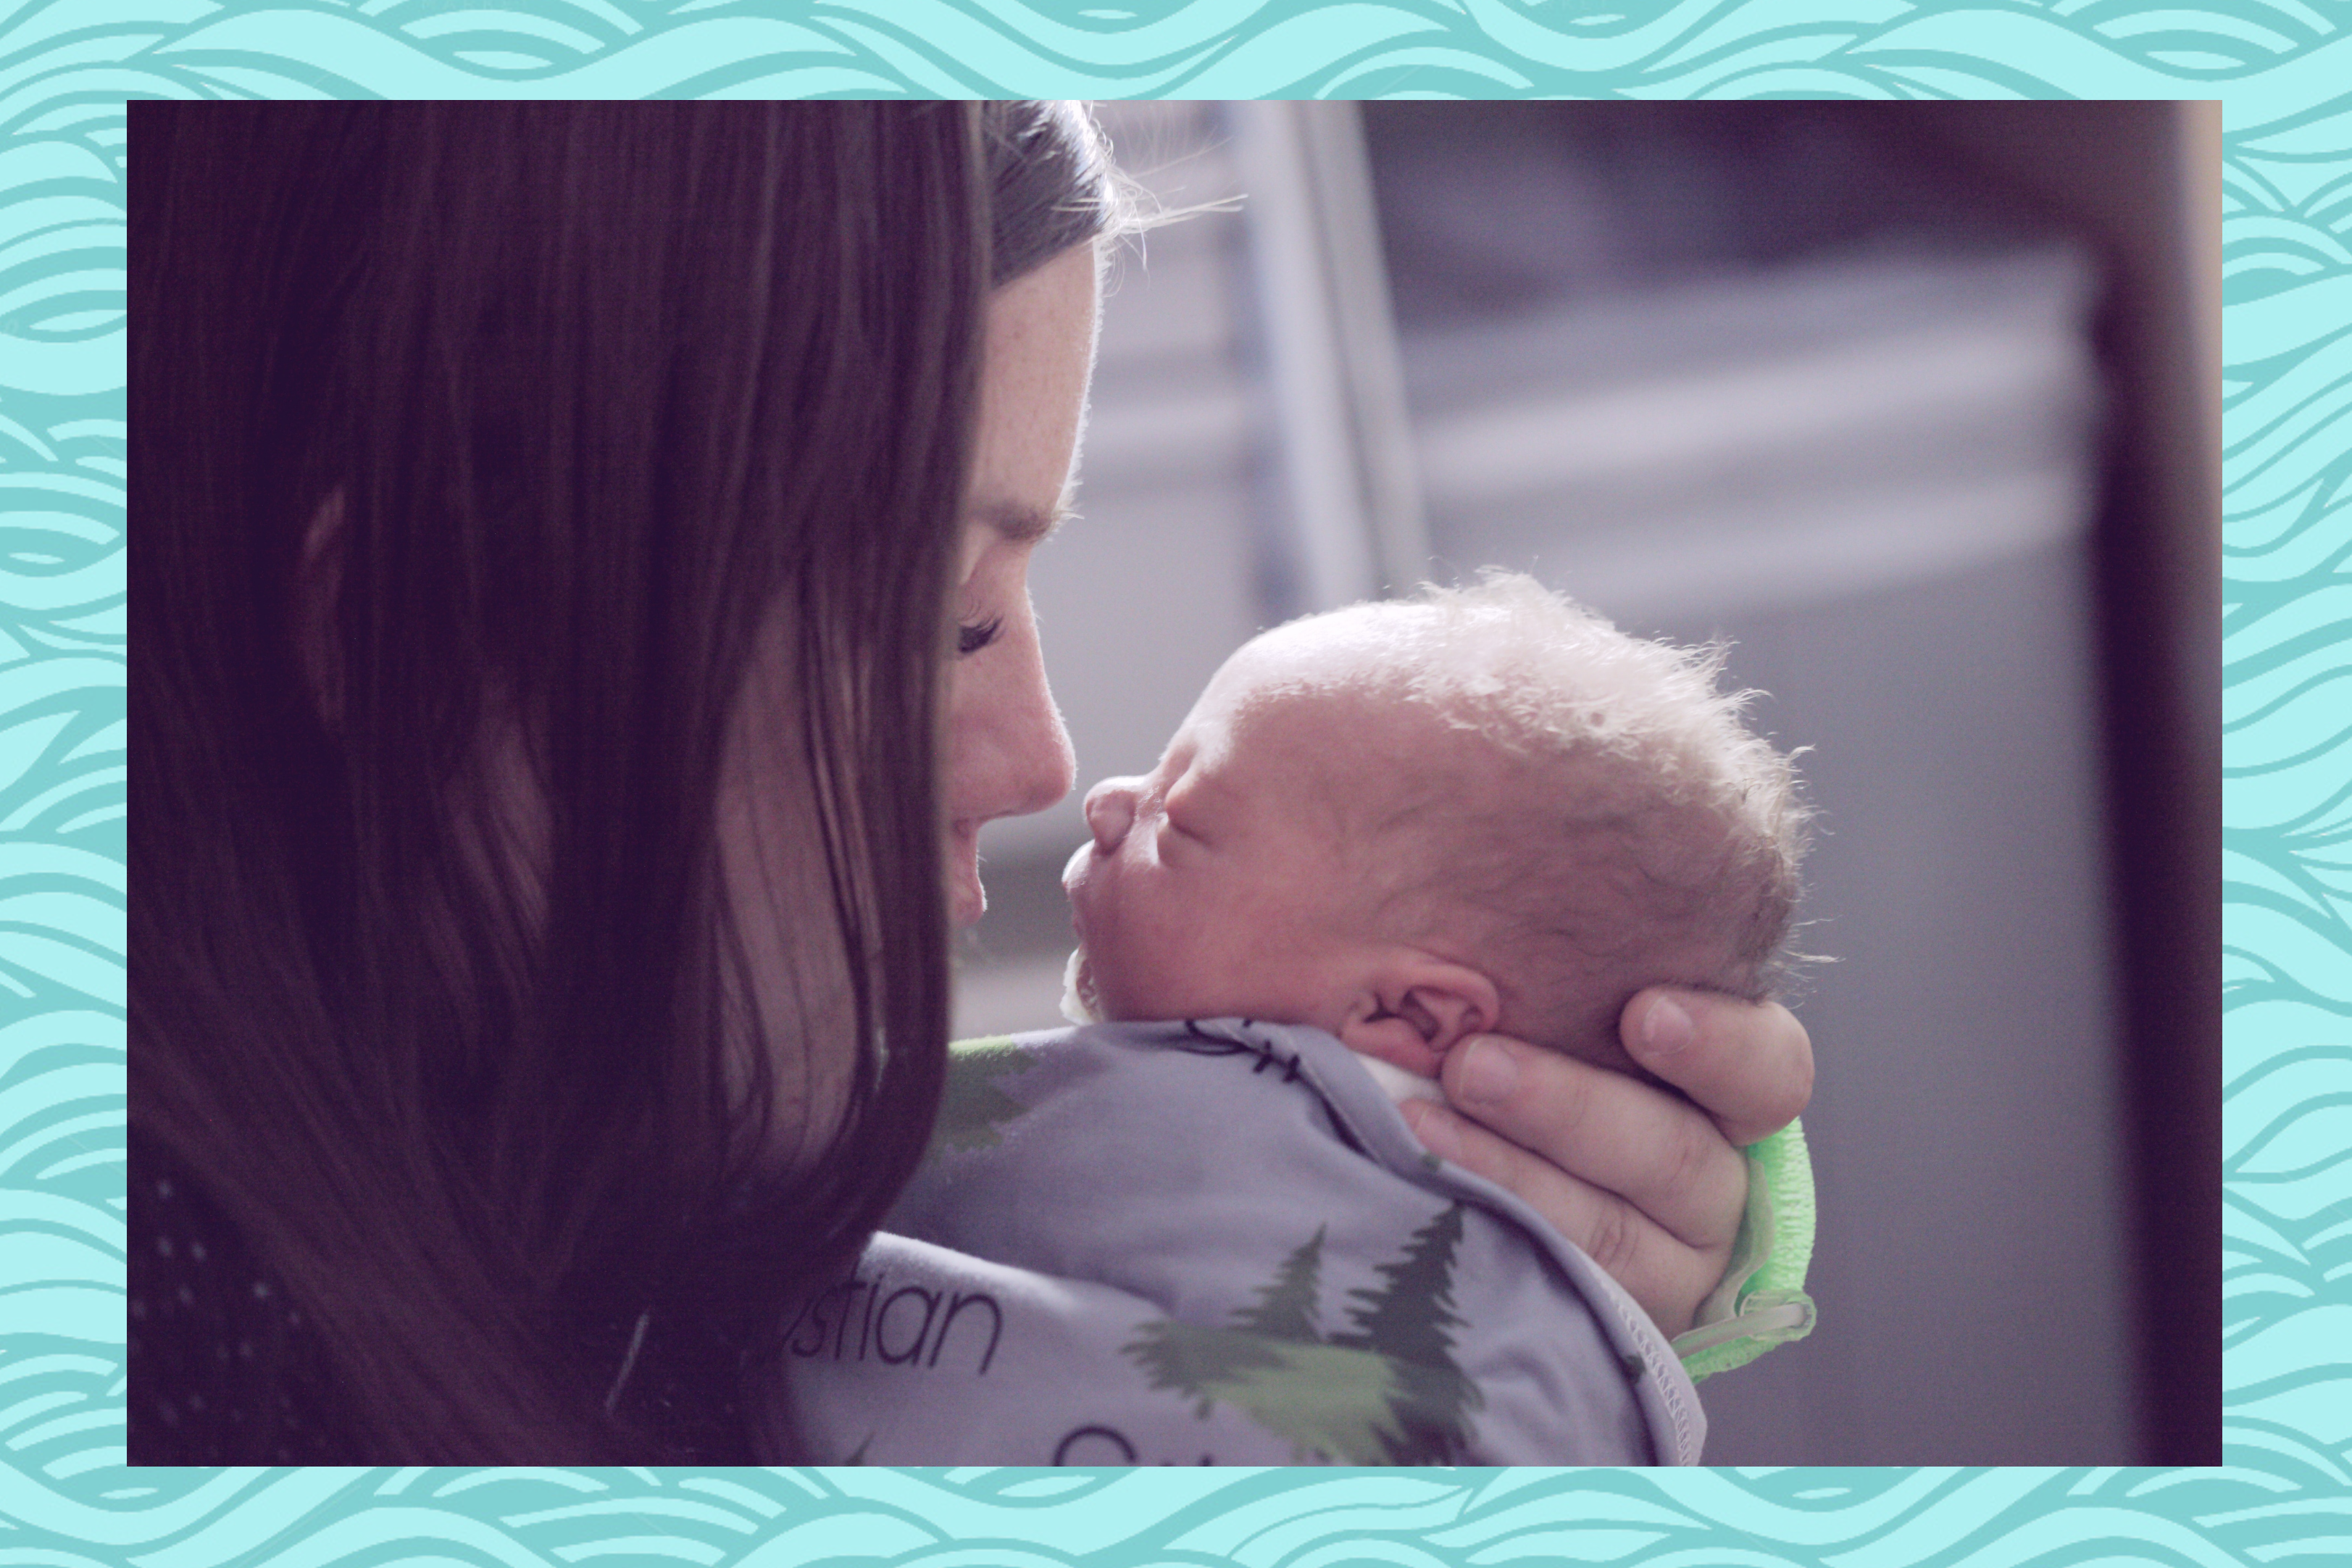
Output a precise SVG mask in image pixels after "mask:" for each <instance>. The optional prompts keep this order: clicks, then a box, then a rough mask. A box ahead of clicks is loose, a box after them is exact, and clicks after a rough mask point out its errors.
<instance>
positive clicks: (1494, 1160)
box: [1402, 1100, 1731, 1338]
mask: <svg viewBox="0 0 2352 1568" xmlns="http://www.w3.org/2000/svg"><path fill="white" fill-rule="evenodd" d="M1402 1109H1403V1110H1404V1117H1405V1121H1406V1123H1407V1124H1408V1125H1409V1126H1411V1127H1412V1131H1413V1135H1414V1136H1415V1137H1417V1138H1419V1139H1420V1140H1421V1141H1422V1143H1423V1146H1424V1147H1425V1148H1427V1149H1428V1150H1429V1152H1431V1153H1433V1154H1435V1155H1436V1156H1437V1157H1438V1158H1439V1159H1441V1160H1445V1161H1449V1162H1451V1163H1454V1164H1456V1165H1459V1166H1461V1167H1462V1168H1463V1169H1465V1170H1467V1171H1472V1172H1475V1173H1477V1174H1479V1175H1481V1176H1484V1177H1486V1179H1487V1180H1488V1181H1491V1182H1493V1183H1494V1184H1496V1185H1497V1186H1500V1187H1502V1188H1504V1189H1506V1190H1507V1191H1509V1192H1511V1193H1513V1194H1517V1196H1518V1197H1519V1198H1521V1199H1522V1200H1524V1201H1525V1202H1526V1203H1527V1204H1528V1206H1530V1207H1531V1208H1533V1209H1534V1210H1535V1211H1536V1212H1537V1213H1538V1215H1542V1216H1543V1217H1544V1219H1545V1220H1546V1221H1548V1222H1549V1224H1550V1225H1551V1226H1552V1228H1553V1229H1555V1230H1557V1231H1559V1233H1560V1235H1562V1236H1564V1237H1567V1238H1568V1239H1569V1240H1570V1242H1572V1243H1574V1244H1575V1245H1576V1246H1577V1247H1579V1248H1580V1250H1582V1252H1583V1253H1584V1254H1585V1256H1586V1257H1588V1258H1591V1259H1592V1261H1593V1262H1595V1263H1597V1264H1599V1265H1600V1266H1601V1269H1602V1271H1603V1272H1605V1273H1607V1274H1608V1275H1609V1277H1610V1278H1612V1279H1615V1280H1616V1281H1617V1282H1618V1283H1619V1284H1621V1285H1622V1286H1624V1287H1625V1290H1626V1293H1627V1294H1628V1295H1630V1296H1632V1297H1633V1300H1635V1301H1637V1302H1639V1303H1640V1304H1641V1308H1642V1310H1643V1311H1644V1312H1647V1313H1648V1314H1649V1315H1650V1318H1651V1321H1654V1322H1655V1323H1656V1324H1657V1325H1658V1328H1659V1330H1660V1331H1661V1332H1663V1333H1664V1334H1666V1335H1667V1336H1668V1337H1670V1338H1671V1337H1672V1336H1674V1335H1675V1334H1678V1333H1681V1332H1682V1331H1684V1330H1685V1329H1687V1328H1689V1327H1690V1323H1691V1319H1692V1316H1693V1315H1694V1314H1695V1313H1696V1311H1697V1310H1698V1304H1699V1303H1700V1302H1701V1301H1702V1300H1706V1294H1707V1292H1708V1291H1709V1290H1711V1289H1714V1288H1715V1282H1716V1281H1717V1279H1720V1278H1721V1277H1722V1274H1723V1270H1724V1268H1725V1266H1726V1265H1727V1263H1728V1262H1729V1261H1730V1257H1731V1247H1730V1243H1729V1242H1728V1241H1726V1242H1725V1243H1724V1244H1723V1245H1722V1246H1720V1247H1691V1246H1689V1245H1687V1244H1685V1242H1683V1241H1682V1240H1680V1239H1679V1238H1677V1237H1675V1236H1673V1235H1671V1234H1669V1233H1668V1232H1667V1231H1666V1230H1664V1228H1663V1227H1661V1226H1658V1225H1656V1224H1655V1223H1654V1222H1653V1221H1652V1220H1651V1219H1650V1218H1649V1217H1648V1216H1647V1215H1643V1213H1642V1211H1641V1210H1639V1209H1638V1208H1635V1207H1634V1206H1633V1205H1632V1204H1630V1203H1627V1202H1626V1201H1625V1200H1624V1199H1622V1198H1621V1197H1618V1196H1617V1195H1615V1194H1612V1193H1606V1192H1603V1191H1601V1189H1599V1188H1598V1187H1595V1186H1593V1185H1591V1184H1589V1183H1586V1182H1581V1181H1579V1180H1577V1179H1576V1178H1575V1177H1573V1176H1570V1175H1569V1174H1567V1173H1565V1172H1563V1171H1561V1170H1559V1168H1558V1167H1556V1166H1554V1165H1550V1164H1548V1163H1545V1162H1544V1161H1542V1160H1539V1159H1538V1158H1537V1157H1536V1156H1534V1155H1532V1154H1530V1153H1528V1152H1527V1151H1526V1150H1524V1149H1521V1148H1519V1147H1518V1146H1517V1145H1516V1144H1514V1143H1511V1142H1507V1141H1506V1140H1504V1139H1502V1138H1499V1137H1497V1136H1496V1135H1495V1134H1494V1133H1492V1132H1490V1131H1487V1130H1486V1129H1485V1128H1483V1127H1481V1126H1479V1125H1478V1124H1477V1123H1476V1122H1475V1121H1467V1120H1465V1118H1463V1117H1461V1116H1458V1115H1456V1114H1454V1112H1453V1111H1451V1110H1447V1109H1446V1108H1445V1107H1444V1106H1442V1105H1439V1104H1437V1103H1435V1102H1434V1101H1432V1100H1408V1101H1406V1102H1405V1103H1404V1105H1403V1108H1402Z"/></svg>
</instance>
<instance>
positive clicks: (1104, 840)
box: [1087, 779, 1136, 855]
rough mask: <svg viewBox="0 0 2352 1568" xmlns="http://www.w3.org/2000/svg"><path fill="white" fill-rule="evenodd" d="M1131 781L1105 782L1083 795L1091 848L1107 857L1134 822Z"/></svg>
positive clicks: (1133, 792)
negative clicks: (1092, 838)
mask: <svg viewBox="0 0 2352 1568" xmlns="http://www.w3.org/2000/svg"><path fill="white" fill-rule="evenodd" d="M1135 789H1136V781H1135V780H1133V779H1105V780H1103V782H1102V783H1100V784H1097V785H1095V787H1094V788H1092V789H1090V790H1088V791H1087V831H1088V832H1090V833H1092V834H1093V835H1094V836H1095V847H1096V848H1097V849H1099V850H1101V851H1102V852H1103V853H1104V854H1106V855H1108V854H1109V853H1110V852H1111V851H1112V850H1114V849H1117V848H1118V847H1119V843H1120V841H1121V840H1122V839H1124V838H1126V837H1127V830H1128V828H1129V827H1130V826H1133V825H1134V822H1135Z"/></svg>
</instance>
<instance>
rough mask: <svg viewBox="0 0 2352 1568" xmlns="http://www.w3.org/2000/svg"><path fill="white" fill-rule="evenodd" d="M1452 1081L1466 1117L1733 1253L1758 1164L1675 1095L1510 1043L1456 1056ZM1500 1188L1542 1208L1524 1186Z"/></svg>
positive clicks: (1499, 1039)
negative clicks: (1750, 1168) (1751, 1165)
mask: <svg viewBox="0 0 2352 1568" xmlns="http://www.w3.org/2000/svg"><path fill="white" fill-rule="evenodd" d="M1440 1082H1441V1083H1442V1084H1443V1085H1444V1089H1445V1098H1446V1100H1448V1101H1449V1102H1450V1103H1451V1104H1452V1105H1453V1107H1454V1109H1455V1110H1459V1111H1461V1112H1462V1113H1463V1114H1464V1115H1465V1116H1467V1117H1469V1118H1470V1119H1472V1120H1473V1121H1477V1122H1479V1123H1481V1124H1483V1125H1484V1126H1485V1127H1486V1129H1488V1130H1489V1131H1493V1132H1496V1133H1497V1134H1499V1135H1500V1136H1501V1137H1502V1138H1504V1139H1505V1140H1507V1141H1508V1142H1511V1143H1515V1144H1517V1145H1518V1146H1519V1148H1520V1150H1522V1151H1525V1152H1527V1153H1528V1154H1531V1155H1535V1156H1538V1157H1539V1158H1538V1162H1537V1163H1540V1162H1541V1161H1544V1160H1548V1161H1549V1162H1550V1163H1552V1164H1554V1165H1557V1166H1559V1170H1560V1172H1561V1173H1564V1174H1566V1175H1568V1176H1570V1177H1573V1178H1575V1179H1576V1180H1577V1181H1579V1182H1581V1183H1584V1184H1588V1185H1590V1186H1592V1187H1596V1188H1598V1189H1600V1190H1601V1192H1603V1193H1606V1194H1613V1195H1614V1196H1615V1197H1618V1198H1622V1199H1623V1200H1624V1201H1626V1202H1627V1203H1630V1204H1631V1205H1633V1207H1634V1208H1635V1209H1637V1210H1639V1211H1640V1212H1641V1213H1642V1214H1643V1215H1647V1216H1648V1217H1649V1218H1650V1219H1651V1220H1652V1221H1654V1222H1655V1223H1656V1224H1657V1225H1659V1226H1664V1228H1665V1229H1666V1230H1667V1231H1668V1232H1670V1233H1671V1234H1672V1235H1673V1236H1674V1237H1676V1238H1677V1239H1679V1240H1681V1241H1683V1242H1684V1243H1685V1244H1687V1245H1689V1246H1693V1247H1717V1246H1728V1245H1729V1244H1730V1241H1731V1238H1732V1237H1733V1236H1734V1235H1736V1234H1737V1233H1738V1228H1739V1215H1740V1211H1741V1209H1742V1207H1743V1206H1744V1205H1745V1202H1746V1199H1747V1193H1748V1162H1747V1161H1746V1160H1745V1159H1743V1158H1741V1156H1740V1154H1739V1152H1738V1150H1736V1149H1734V1148H1733V1147H1732V1146H1731V1145H1730V1144H1729V1143H1727V1142H1725V1141H1724V1138H1723V1134H1722V1133H1721V1132H1720V1131H1717V1127H1716V1124H1715V1122H1714V1121H1712V1120H1710V1119H1709V1117H1708V1116H1707V1114H1706V1112H1705V1111H1703V1110H1699V1109H1698V1108H1697V1107H1696V1106H1694V1105H1692V1104H1691V1103H1689V1102H1688V1101H1687V1100H1682V1099H1680V1098H1679V1097H1677V1096H1676V1095H1675V1093H1674V1092H1673V1091H1672V1090H1670V1089H1660V1088H1658V1087H1657V1086H1656V1085H1654V1084H1648V1083H1643V1082H1642V1081H1641V1080H1640V1079H1633V1078H1628V1077H1626V1076H1625V1075H1624V1074H1623V1073H1621V1072H1614V1071H1612V1070H1611V1069H1609V1068H1601V1067H1596V1066H1594V1065H1593V1064H1591V1062H1586V1061H1580V1060H1578V1059H1577V1058H1574V1057H1570V1056H1567V1055H1565V1054H1563V1053H1561V1052H1559V1051H1548V1050H1542V1049H1539V1048H1538V1047H1533V1046H1529V1045H1526V1044H1524V1043H1522V1042H1520V1041H1518V1040H1515V1039H1511V1038H1510V1037H1507V1036H1503V1035H1478V1036H1474V1037H1471V1038H1470V1039H1468V1040H1465V1041H1464V1042H1463V1043H1462V1044H1461V1045H1459V1046H1457V1047H1454V1049H1453V1050H1450V1051H1448V1052H1446V1053H1445V1062H1444V1068H1443V1069H1442V1077H1441V1079H1440ZM1495 1179H1496V1181H1500V1182H1502V1183H1503V1184H1504V1185H1505V1186H1507V1187H1509V1188H1510V1189H1511V1190H1512V1191H1513V1192H1516V1193H1518V1194H1519V1195H1520V1196H1522V1197H1526V1198H1528V1202H1530V1203H1535V1202H1537V1201H1538V1200H1537V1199H1536V1198H1535V1197H1533V1196H1531V1195H1530V1194H1529V1193H1528V1190H1527V1188H1526V1187H1525V1186H1523V1185H1522V1184H1520V1183H1518V1182H1516V1181H1505V1180H1504V1179H1503V1178H1502V1177H1500V1176H1496V1178H1495Z"/></svg>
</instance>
